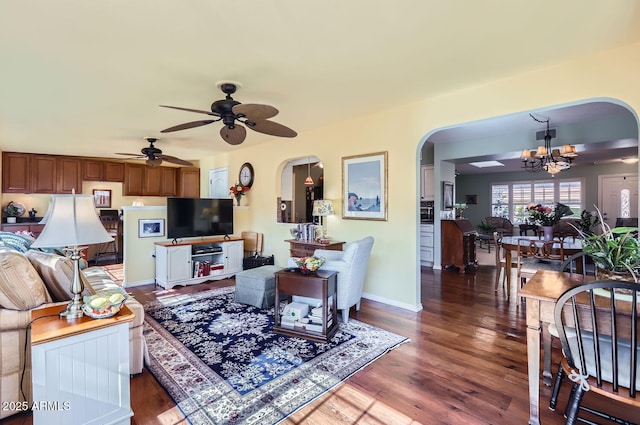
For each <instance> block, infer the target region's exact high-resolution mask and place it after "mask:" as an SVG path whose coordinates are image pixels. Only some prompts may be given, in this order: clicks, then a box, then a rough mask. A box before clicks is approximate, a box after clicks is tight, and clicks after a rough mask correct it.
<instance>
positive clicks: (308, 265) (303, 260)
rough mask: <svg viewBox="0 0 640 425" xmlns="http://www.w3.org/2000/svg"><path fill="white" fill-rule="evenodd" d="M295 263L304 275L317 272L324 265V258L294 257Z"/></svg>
mask: <svg viewBox="0 0 640 425" xmlns="http://www.w3.org/2000/svg"><path fill="white" fill-rule="evenodd" d="M293 261H294V262H295V263H296V266H298V268H299V269H300V272H301V273H303V274H309V273H311V272H315V271H316V270H318V269H319V268H320V266H321V265H323V264H324V258H318V257H293Z"/></svg>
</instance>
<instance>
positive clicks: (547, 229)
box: [542, 226, 553, 241]
mask: <svg viewBox="0 0 640 425" xmlns="http://www.w3.org/2000/svg"><path fill="white" fill-rule="evenodd" d="M542 234H543V237H544V240H545V241H550V240H551V239H553V226H542Z"/></svg>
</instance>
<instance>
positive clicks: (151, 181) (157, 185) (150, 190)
mask: <svg viewBox="0 0 640 425" xmlns="http://www.w3.org/2000/svg"><path fill="white" fill-rule="evenodd" d="M142 193H143V194H144V195H145V196H160V195H162V168H161V167H145V169H144V185H143V187H142Z"/></svg>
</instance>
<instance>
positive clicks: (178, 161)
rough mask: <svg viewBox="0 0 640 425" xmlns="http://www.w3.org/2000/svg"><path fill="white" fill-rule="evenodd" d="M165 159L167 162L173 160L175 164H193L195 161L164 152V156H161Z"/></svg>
mask: <svg viewBox="0 0 640 425" xmlns="http://www.w3.org/2000/svg"><path fill="white" fill-rule="evenodd" d="M160 158H161V159H162V160H163V161H166V162H172V163H174V164H179V165H193V163H191V162H189V161H185V160H184V159H180V158H176V157H175V156H171V155H165V154H162V156H161V157H160Z"/></svg>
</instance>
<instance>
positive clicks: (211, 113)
mask: <svg viewBox="0 0 640 425" xmlns="http://www.w3.org/2000/svg"><path fill="white" fill-rule="evenodd" d="M159 106H161V107H162V108H171V109H177V110H179V111H187V112H196V113H198V114H207V115H213V116H215V117H219V116H220V115H219V114H216V113H214V112H211V111H203V110H201V109H191V108H181V107H180V106H169V105H159Z"/></svg>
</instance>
